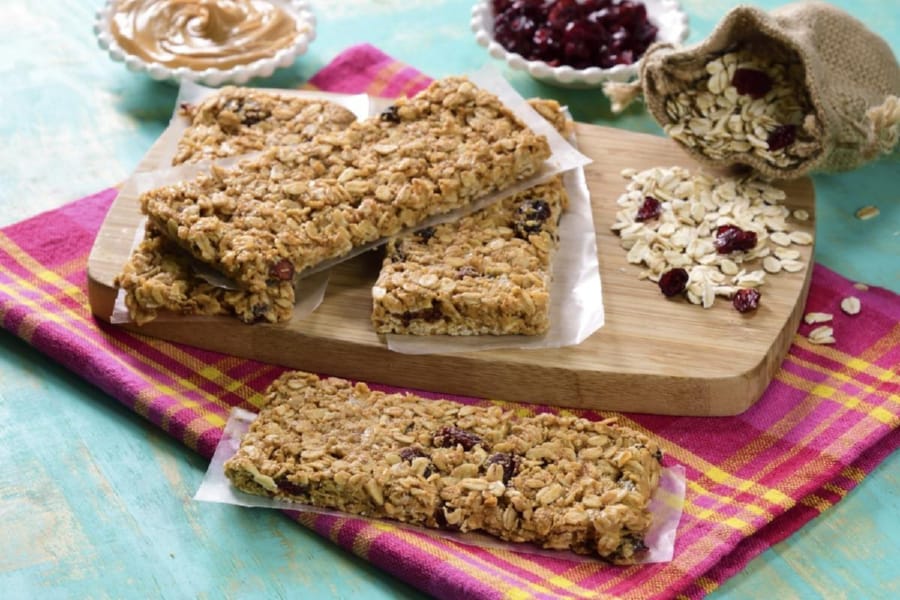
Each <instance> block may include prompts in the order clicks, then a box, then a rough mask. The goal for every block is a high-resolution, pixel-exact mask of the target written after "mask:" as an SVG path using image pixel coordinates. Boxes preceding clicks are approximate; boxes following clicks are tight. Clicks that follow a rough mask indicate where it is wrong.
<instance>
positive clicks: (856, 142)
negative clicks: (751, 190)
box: [604, 2, 900, 179]
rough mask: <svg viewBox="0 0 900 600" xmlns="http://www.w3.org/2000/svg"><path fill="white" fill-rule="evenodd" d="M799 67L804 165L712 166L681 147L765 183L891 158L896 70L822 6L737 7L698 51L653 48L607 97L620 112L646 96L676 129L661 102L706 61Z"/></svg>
mask: <svg viewBox="0 0 900 600" xmlns="http://www.w3.org/2000/svg"><path fill="white" fill-rule="evenodd" d="M742 46H743V47H747V46H749V47H752V48H753V51H754V52H762V53H775V55H776V56H778V55H780V54H784V55H791V56H792V57H794V58H795V59H796V58H797V57H799V61H800V63H801V65H802V73H803V78H802V82H801V83H799V85H800V86H802V87H803V88H805V89H801V90H800V92H805V93H806V94H807V95H808V98H809V100H810V101H811V106H812V111H813V115H814V117H815V120H813V119H808V120H807V121H808V122H806V123H805V127H804V128H805V129H807V131H808V133H810V135H811V140H812V141H811V146H810V148H809V150H810V151H809V152H808V156H806V157H805V158H804V159H802V160H801V161H800V162H799V164H793V165H790V166H786V167H778V166H776V165H773V164H771V163H770V162H767V161H765V160H763V159H761V158H759V157H757V156H756V155H754V154H752V153H749V152H736V153H734V154H732V155H729V156H725V157H724V158H723V159H716V160H714V159H711V158H709V157H708V156H706V155H705V154H703V152H702V151H701V150H700V149H699V148H697V147H690V146H687V145H685V148H686V149H687V150H688V152H689V153H690V154H691V155H692V156H693V157H695V158H696V159H697V160H699V161H700V162H702V163H704V164H707V165H710V166H716V167H725V166H732V165H737V164H743V165H749V166H751V167H753V168H754V169H756V170H757V171H758V172H759V173H761V174H762V175H763V176H765V177H768V178H770V179H792V178H795V177H800V176H802V175H805V174H807V173H809V172H810V171H813V170H816V171H840V170H848V169H852V168H854V167H857V166H859V165H860V164H862V163H863V162H865V161H868V160H871V159H873V158H875V157H876V156H878V155H879V154H881V153H890V152H891V151H893V150H894V148H895V147H896V145H897V142H898V134H900V101H898V96H900V67H898V64H897V60H896V58H895V57H894V55H893V53H892V52H891V49H890V47H889V46H888V45H887V44H886V43H885V41H884V40H882V39H881V38H880V37H878V36H877V35H875V34H874V33H872V32H871V31H870V30H868V29H867V28H866V27H865V26H864V25H863V24H862V23H860V22H859V21H858V20H856V19H855V18H853V17H852V16H850V15H849V14H847V13H845V12H843V11H841V10H839V9H837V8H835V7H833V6H830V5H828V4H824V3H819V2H805V3H799V4H790V5H787V6H784V7H781V8H779V9H776V10H774V11H772V12H770V13H766V12H764V11H762V10H760V9H757V8H753V7H749V6H739V7H737V8H735V9H733V10H732V11H731V12H729V13H728V14H727V15H726V16H725V18H724V19H723V20H722V21H721V22H720V23H719V24H718V26H717V27H716V28H715V30H714V31H713V32H712V34H711V35H710V36H709V37H708V38H707V39H706V40H704V41H703V42H701V43H699V44H697V45H695V46H693V47H689V48H685V49H680V48H676V47H674V46H672V45H670V44H656V45H654V46H652V47H651V48H650V49H648V51H647V53H646V55H645V57H644V59H643V61H642V63H641V71H640V79H639V80H638V81H637V82H635V83H631V84H609V85H608V86H606V87H605V88H604V89H605V91H606V92H607V95H608V96H609V97H610V99H611V100H612V101H613V110H614V111H615V110H621V109H623V108H624V106H626V105H627V104H628V103H629V102H630V100H632V99H633V98H634V97H636V96H637V95H639V94H641V93H642V94H643V96H644V101H645V102H646V104H647V107H648V108H649V110H650V112H651V114H652V115H653V117H654V118H655V119H656V120H657V122H659V124H660V125H662V126H664V127H665V126H666V125H667V124H669V125H673V124H674V121H673V119H672V118H671V117H670V115H669V114H667V112H666V110H665V103H666V99H667V98H670V97H672V96H673V95H677V94H678V93H679V92H680V91H682V90H683V89H684V87H685V86H686V85H688V83H687V80H689V79H690V78H689V77H687V76H686V73H689V72H691V71H692V70H693V71H694V72H695V73H696V71H697V69H703V68H704V65H706V63H707V62H708V61H710V60H712V59H713V58H715V57H717V56H721V55H722V54H724V53H725V52H729V51H731V50H734V49H735V48H737V47H742Z"/></svg>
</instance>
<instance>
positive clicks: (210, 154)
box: [116, 87, 356, 325]
mask: <svg viewBox="0 0 900 600" xmlns="http://www.w3.org/2000/svg"><path fill="white" fill-rule="evenodd" d="M181 113H182V116H183V117H184V118H187V119H188V120H189V123H190V124H189V126H188V127H187V129H186V130H185V132H184V133H183V135H182V137H181V139H180V140H179V142H178V147H177V150H176V154H175V156H174V157H173V159H172V164H173V165H180V164H186V163H197V162H199V161H201V160H207V159H219V158H227V157H229V156H235V155H239V154H244V153H248V152H254V151H259V150H262V149H264V148H266V147H269V146H273V145H294V144H299V143H302V142H304V141H309V140H311V139H312V138H313V137H314V136H315V135H317V134H320V133H331V132H335V131H340V130H342V129H346V128H347V127H348V126H349V125H350V124H351V123H353V122H354V121H355V120H356V116H355V115H354V114H353V113H352V112H350V111H349V110H347V109H346V108H344V107H342V106H340V105H338V104H335V103H334V102H329V101H326V100H319V99H309V98H301V97H292V96H284V95H280V94H276V93H271V92H265V91H261V90H254V89H247V88H236V87H224V88H222V89H221V90H219V91H218V92H217V93H216V94H214V95H212V96H210V97H209V98H207V99H206V100H204V101H203V102H201V103H200V104H198V105H196V106H183V107H181ZM116 284H117V285H118V286H119V287H121V288H122V289H123V290H124V292H125V305H126V307H127V308H128V312H129V315H130V316H131V318H132V319H134V321H135V322H136V323H138V324H139V325H141V324H144V323H147V322H148V321H151V320H153V319H155V318H156V317H157V315H158V313H159V311H160V310H168V311H171V312H174V313H178V314H187V315H235V316H237V317H238V318H239V319H241V320H242V321H245V322H248V323H252V322H255V321H260V320H263V321H269V322H280V321H286V320H288V319H289V318H290V317H291V314H292V312H293V308H294V289H293V284H292V283H291V282H289V281H278V282H273V283H272V284H270V285H267V286H266V287H265V288H264V289H259V290H252V291H251V290H240V289H237V290H234V289H226V288H222V287H218V286H216V285H213V284H212V283H209V282H208V281H207V280H206V279H203V278H202V277H199V276H197V275H196V274H195V268H194V265H193V264H192V259H191V257H190V255H189V254H187V253H185V252H184V251H183V250H181V249H180V248H179V247H178V246H177V244H175V243H174V242H173V241H171V240H169V239H168V238H167V237H166V236H165V235H163V233H162V232H161V231H160V229H159V228H158V227H156V225H155V224H154V223H153V222H152V221H151V222H148V223H147V226H146V228H145V232H144V238H143V240H142V241H141V243H140V244H139V245H138V247H137V248H135V250H134V252H133V253H132V255H131V257H130V258H129V260H128V262H127V263H126V264H125V266H124V268H123V270H122V273H121V274H120V275H119V277H118V278H117V280H116Z"/></svg>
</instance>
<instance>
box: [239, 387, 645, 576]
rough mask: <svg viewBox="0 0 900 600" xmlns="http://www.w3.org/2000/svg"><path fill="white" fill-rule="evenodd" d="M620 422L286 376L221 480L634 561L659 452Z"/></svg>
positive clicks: (373, 513)
mask: <svg viewBox="0 0 900 600" xmlns="http://www.w3.org/2000/svg"><path fill="white" fill-rule="evenodd" d="M613 421H614V420H613V419H609V420H606V421H599V422H594V421H589V420H587V419H583V418H578V417H575V416H562V415H554V414H539V415H534V416H520V415H518V414H517V413H516V411H514V410H511V409H508V410H504V409H502V408H501V407H499V406H469V405H464V404H459V403H456V402H451V401H448V400H428V399H425V398H421V397H418V396H414V395H410V394H387V393H384V392H379V391H374V390H371V389H369V388H368V387H367V386H366V385H365V384H363V383H357V384H353V383H351V382H349V381H346V380H343V379H337V378H328V379H319V378H318V377H317V376H316V375H311V374H309V373H303V372H299V371H298V372H291V373H286V374H284V375H282V376H281V377H280V378H279V379H277V380H276V381H275V382H274V383H273V384H272V386H271V387H270V388H269V390H268V391H267V395H266V405H265V407H264V408H263V409H262V411H261V412H260V414H259V417H258V418H257V419H256V421H254V423H253V424H252V425H251V426H250V429H249V431H248V432H247V433H246V434H245V436H244V438H243V439H242V441H241V444H240V448H239V449H238V450H237V452H236V453H235V455H234V456H233V457H232V458H230V459H229V460H228V461H227V462H226V463H225V474H226V476H227V477H228V478H229V479H230V480H231V481H232V483H233V484H234V485H235V486H236V487H237V488H239V489H241V490H243V491H245V492H248V493H251V494H257V495H264V496H274V497H277V498H281V499H285V500H289V501H294V502H299V503H304V504H310V505H314V506H319V507H324V508H331V509H336V510H340V511H344V512H347V513H352V514H358V515H363V516H368V517H374V518H388V519H395V520H398V521H403V522H407V523H411V524H415V525H420V526H425V527H431V528H441V529H451V530H458V531H481V532H484V533H488V534H490V535H493V536H496V537H499V538H501V539H503V540H507V541H510V542H532V543H535V544H537V545H539V546H542V547H544V548H553V549H568V550H573V551H575V552H578V553H582V554H592V555H597V556H600V557H602V558H605V559H607V560H610V561H613V562H616V563H630V562H633V561H634V560H635V559H636V558H637V557H638V556H639V554H640V552H641V550H642V549H644V548H645V546H644V543H643V539H644V535H645V534H646V532H647V530H648V528H649V527H650V523H651V521H652V516H651V514H650V512H649V509H648V505H649V501H650V497H651V495H652V494H653V492H654V491H655V489H656V488H657V487H658V484H659V477H660V471H661V466H660V459H661V456H662V454H661V452H660V449H659V446H658V444H657V442H656V441H655V440H653V439H650V438H648V437H646V436H645V435H643V434H641V433H638V432H636V431H633V430H631V429H628V428H625V427H619V426H617V425H616V424H615V423H614V422H613Z"/></svg>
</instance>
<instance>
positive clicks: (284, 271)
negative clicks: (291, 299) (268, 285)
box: [269, 258, 294, 281]
mask: <svg viewBox="0 0 900 600" xmlns="http://www.w3.org/2000/svg"><path fill="white" fill-rule="evenodd" d="M269 276H270V277H272V278H273V279H278V280H280V281H290V280H291V279H292V278H293V277H294V265H293V264H291V261H289V260H288V259H286V258H282V259H281V260H279V261H278V262H277V263H275V264H274V265H272V266H271V267H270V268H269Z"/></svg>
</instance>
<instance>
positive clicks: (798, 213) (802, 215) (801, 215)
mask: <svg viewBox="0 0 900 600" xmlns="http://www.w3.org/2000/svg"><path fill="white" fill-rule="evenodd" d="M794 218H795V219H797V220H798V221H808V220H809V213H808V212H807V211H805V210H803V209H802V208H798V209H797V210H795V211H794Z"/></svg>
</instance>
